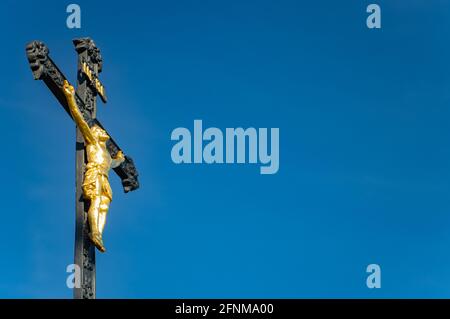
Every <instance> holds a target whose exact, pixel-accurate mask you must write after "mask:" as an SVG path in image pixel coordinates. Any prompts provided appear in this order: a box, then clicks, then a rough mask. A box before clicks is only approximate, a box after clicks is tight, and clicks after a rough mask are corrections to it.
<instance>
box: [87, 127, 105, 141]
mask: <svg viewBox="0 0 450 319" xmlns="http://www.w3.org/2000/svg"><path fill="white" fill-rule="evenodd" d="M91 132H92V135H94V137H95V138H96V139H97V140H98V141H99V142H106V141H107V140H109V135H108V133H106V131H105V130H104V129H102V128H101V127H100V126H98V125H94V126H92V127H91Z"/></svg>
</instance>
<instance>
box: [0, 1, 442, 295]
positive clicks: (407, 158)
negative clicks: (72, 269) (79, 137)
mask: <svg viewBox="0 0 450 319" xmlns="http://www.w3.org/2000/svg"><path fill="white" fill-rule="evenodd" d="M55 3H56V2H51V1H39V2H37V1H20V2H18V1H2V4H1V5H0V27H1V30H2V31H1V35H2V43H3V45H2V50H1V51H0V57H1V61H2V76H1V77H0V88H1V89H0V90H1V91H0V92H1V93H0V116H1V118H2V119H3V121H2V125H1V126H0V133H1V136H2V137H3V138H2V140H3V142H2V156H1V158H0V162H1V166H2V168H3V169H2V177H3V178H2V180H3V182H2V183H1V186H0V189H1V194H2V195H1V196H2V197H1V198H2V209H1V217H2V224H3V227H2V229H1V231H0V251H1V256H0V274H1V275H0V297H2V298H16V297H21V298H37V297H40V298H50V297H54V298H70V297H71V296H72V292H71V291H70V290H69V289H68V288H67V287H66V286H65V281H66V276H67V273H66V272H65V269H66V266H67V265H68V264H70V263H72V261H73V245H74V242H73V240H74V227H75V226H74V138H75V129H74V126H73V124H72V123H71V121H70V120H69V118H68V117H67V115H66V114H65V113H64V111H63V110H62V108H61V107H60V106H59V105H58V103H57V101H56V99H55V98H54V97H53V96H52V95H51V94H50V92H49V90H48V89H47V88H46V87H45V85H44V84H43V83H42V82H40V81H33V79H32V75H31V71H30V69H29V66H28V63H27V60H26V56H25V45H26V43H28V42H29V41H31V40H35V39H38V40H42V41H44V42H45V43H46V44H47V45H48V46H49V48H50V54H51V57H52V58H53V60H54V61H55V62H56V63H57V64H58V66H59V67H60V69H61V70H62V71H63V72H64V73H65V74H66V76H67V77H68V78H69V79H70V80H71V81H72V82H74V81H75V76H76V53H75V51H74V48H73V45H72V42H71V40H72V39H73V38H76V37H79V36H90V37H92V38H93V39H94V40H95V41H96V43H97V45H98V47H99V48H100V50H101V52H102V55H103V58H104V68H103V73H102V74H101V80H102V82H103V83H104V85H105V87H106V89H107V92H108V98H109V102H108V104H107V105H101V103H100V102H99V111H98V117H99V118H100V119H101V121H102V123H103V124H104V125H105V126H106V127H107V128H108V130H109V131H110V132H112V134H113V136H114V138H115V139H116V140H117V141H118V142H119V144H120V145H121V146H122V147H123V148H124V150H125V152H126V153H128V154H130V155H131V156H132V157H133V158H134V159H135V162H136V164H137V166H138V168H139V172H140V181H141V185H142V188H141V189H140V190H138V191H137V192H134V193H130V194H123V193H122V191H121V186H120V182H119V180H118V178H117V177H116V176H115V175H114V174H112V175H111V182H112V186H113V189H114V194H115V197H114V201H113V203H112V206H111V209H110V213H109V217H108V224H107V227H106V231H105V236H104V239H105V244H106V247H107V249H108V252H107V253H106V254H103V255H98V257H97V258H98V261H97V269H98V274H97V294H98V297H99V298H122V297H123V298H178V297H184V298H196V297H205V298H208V297H212V298H214V297H237V298H239V297H256V298H258V297H268V298H270V297H277V298H279V297H286V298H303V297H309V298H315V297H324V298H331V297H340V298H348V297H356V298H361V297H369V298H381V297H388V298H391V297H403V298H409V297H425V298H428V297H436V298H441V297H446V298H449V297H450V288H449V286H450V285H449V283H450V249H449V246H450V202H449V195H450V182H449V181H450V170H449V168H450V147H449V146H450V140H449V138H450V135H449V133H450V128H449V127H450V126H449V125H448V124H449V122H450V89H449V88H450V63H449V57H450V44H449V43H450V42H449V41H448V39H449V36H450V2H448V1H438V0H434V1H425V0H420V1H419V0H415V1H407V2H406V1H399V0H397V1H377V2H376V3H378V4H379V5H380V6H381V9H382V29H381V30H369V29H368V28H367V27H366V25H365V20H366V17H367V15H368V14H367V13H366V6H367V5H368V4H370V3H371V2H368V1H356V0H355V1H331V0H321V1H264V0H259V1H247V0H240V1H208V2H207V1H164V2H156V1H146V2H144V1H142V2H138V1H135V2H133V1H126V2H117V3H116V2H114V3H112V2H107V1H95V2H94V1H77V2H76V3H78V4H79V5H80V6H81V9H82V22H81V23H82V28H81V29H80V30H70V29H68V28H67V27H66V24H65V20H66V17H67V14H66V12H65V11H66V10H65V9H66V6H67V5H68V4H69V3H70V2H67V3H65V2H64V1H62V2H61V1H59V2H58V4H55ZM195 119H201V120H203V125H204V126H205V127H212V126H215V127H218V128H221V129H225V128H226V127H239V126H241V127H256V128H259V127H267V128H271V127H277V128H280V170H279V172H278V173H277V174H275V175H260V174H259V167H258V166H255V165H175V164H174V163H173V162H172V160H171V157H170V151H171V148H172V146H173V144H174V143H173V142H172V141H171V140H170V134H171V132H172V130H173V129H175V128H177V127H187V128H190V129H192V128H193V121H194V120H195ZM371 263H376V264H379V265H380V266H381V269H382V288H381V289H375V290H370V289H368V288H367V287H366V276H367V274H366V272H365V269H366V267H367V265H368V264H371Z"/></svg>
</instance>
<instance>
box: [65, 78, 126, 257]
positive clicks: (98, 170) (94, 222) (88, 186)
mask: <svg viewBox="0 0 450 319" xmlns="http://www.w3.org/2000/svg"><path fill="white" fill-rule="evenodd" d="M63 91H64V95H65V96H66V99H67V103H68V105H69V110H70V113H71V114H72V118H73V119H74V121H75V123H76V124H77V126H78V128H79V129H80V131H81V134H83V137H84V141H85V145H86V154H87V161H88V163H87V165H86V172H85V173H84V180H83V195H84V197H85V198H86V199H88V200H89V201H90V207H89V211H88V221H89V226H90V229H91V232H90V234H89V236H90V238H91V240H92V242H93V243H94V245H95V246H96V247H97V248H98V250H100V251H101V252H105V251H106V249H105V246H104V245H103V240H102V234H103V229H104V228H105V223H106V215H107V213H108V209H109V204H110V203H111V201H112V190H111V186H110V185H109V181H108V173H109V170H110V169H111V168H114V167H117V166H119V165H120V164H121V163H122V162H123V161H124V160H125V157H124V155H123V153H122V151H119V152H118V153H117V155H116V157H115V158H111V155H110V154H109V152H108V150H107V149H106V141H108V140H109V135H108V134H107V133H106V132H105V130H103V129H102V128H101V127H100V126H98V125H94V126H92V127H89V125H88V123H87V122H86V121H85V119H84V118H83V115H82V114H81V112H80V110H79V108H78V105H77V102H76V101H75V89H74V88H73V86H71V85H70V84H69V82H67V81H64V86H63Z"/></svg>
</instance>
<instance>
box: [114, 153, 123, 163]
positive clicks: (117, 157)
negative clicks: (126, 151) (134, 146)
mask: <svg viewBox="0 0 450 319" xmlns="http://www.w3.org/2000/svg"><path fill="white" fill-rule="evenodd" d="M115 159H116V160H122V161H123V160H125V156H124V155H123V152H122V151H118V152H117V154H116V158H115Z"/></svg>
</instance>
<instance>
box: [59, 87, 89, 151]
mask: <svg viewBox="0 0 450 319" xmlns="http://www.w3.org/2000/svg"><path fill="white" fill-rule="evenodd" d="M63 91H64V95H65V96H66V99H67V104H68V105H69V110H70V114H71V115H72V118H73V120H74V121H75V123H76V124H77V126H78V128H79V129H80V131H81V134H83V137H84V140H85V141H86V143H87V144H94V143H95V138H94V136H93V135H92V132H91V129H90V128H89V125H88V123H87V122H86V120H85V119H84V117H83V114H81V112H80V109H79V108H78V105H77V102H76V101H75V89H74V88H73V86H72V85H70V84H69V82H68V81H67V80H64V86H63Z"/></svg>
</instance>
